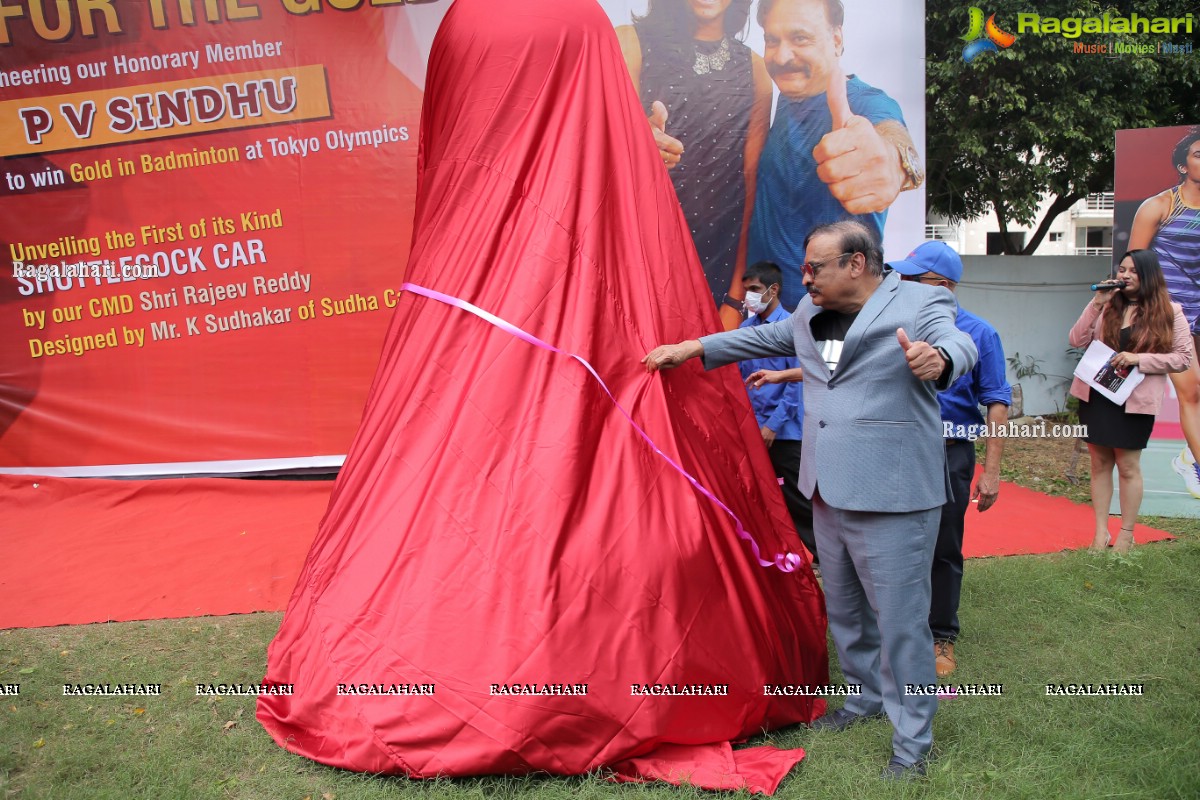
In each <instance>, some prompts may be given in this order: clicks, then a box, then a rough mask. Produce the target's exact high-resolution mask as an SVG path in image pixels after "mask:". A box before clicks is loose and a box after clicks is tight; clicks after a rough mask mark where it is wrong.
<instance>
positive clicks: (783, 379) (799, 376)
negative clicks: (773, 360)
mask: <svg viewBox="0 0 1200 800" xmlns="http://www.w3.org/2000/svg"><path fill="white" fill-rule="evenodd" d="M802 380H804V370H802V369H800V367H792V368H791V369H760V370H756V371H754V372H752V373H750V376H749V377H748V378H746V385H747V386H749V387H750V388H751V389H761V388H762V387H763V386H765V385H767V384H768V383H789V382H795V381H802Z"/></svg>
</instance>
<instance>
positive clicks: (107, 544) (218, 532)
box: [0, 475, 1171, 629]
mask: <svg viewBox="0 0 1200 800" xmlns="http://www.w3.org/2000/svg"><path fill="white" fill-rule="evenodd" d="M332 488H333V484H332V482H331V481H261V480H259V481H245V480H233V479H220V478H187V479H175V480H158V481H117V480H93V479H65V478H31V477H27V476H17V475H0V498H3V500H0V531H2V532H0V629H2V628H33V627H41V626H46V625H75V624H81V623H86V622H107V621H124V620H136V619H165V618H177V617H194V616H205V615H220V614H241V613H247V612H251V611H280V610H282V609H283V608H284V606H285V605H286V604H287V600H288V597H289V596H290V595H291V591H292V587H293V585H294V584H295V582H296V576H297V574H299V571H300V565H301V564H302V563H303V561H304V556H305V554H307V552H308V547H309V544H310V542H311V541H312V538H313V536H314V535H315V534H316V530H317V522H318V521H319V520H320V518H321V515H322V514H323V513H324V511H325V506H326V504H327V503H328V501H329V493H330V491H331V490H332ZM1091 530H1092V510H1091V507H1090V506H1081V505H1076V504H1074V503H1072V502H1070V501H1069V500H1066V499H1064V498H1061V497H1048V496H1046V495H1043V494H1039V493H1037V492H1033V491H1030V490H1029V489H1024V488H1022V487H1020V486H1015V485H1013V484H1009V483H1006V484H1004V485H1003V487H1002V488H1001V490H1000V499H999V501H998V502H997V503H996V505H995V506H994V507H993V508H991V509H990V510H988V511H986V512H984V513H983V514H980V513H978V512H977V511H976V510H975V508H974V506H972V508H971V509H970V510H968V512H967V536H966V547H965V550H966V555H967V556H969V557H979V556H1000V555H1025V554H1030V553H1053V552H1057V551H1059V550H1065V549H1070V548H1079V547H1086V546H1087V545H1088V544H1089V543H1090V542H1091V539H1092V534H1091ZM1113 530H1114V531H1115V530H1116V523H1115V522H1114V523H1113ZM1136 537H1137V541H1138V542H1139V543H1145V542H1151V541H1158V540H1161V539H1169V538H1171V537H1170V535H1169V534H1167V533H1164V532H1163V531H1159V530H1156V529H1154V528H1149V527H1146V526H1144V525H1138V527H1137V529H1136Z"/></svg>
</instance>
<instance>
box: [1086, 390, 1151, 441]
mask: <svg viewBox="0 0 1200 800" xmlns="http://www.w3.org/2000/svg"><path fill="white" fill-rule="evenodd" d="M1091 397H1092V399H1091V400H1080V401H1079V421H1080V422H1081V423H1082V424H1084V425H1086V426H1087V436H1085V437H1084V439H1083V440H1084V441H1085V442H1087V443H1088V444H1094V445H1099V446H1100V447H1115V448H1117V449H1118V450H1145V449H1146V444H1147V442H1149V441H1150V431H1151V430H1152V429H1153V428H1154V415H1153V414H1129V413H1126V411H1125V406H1124V405H1117V404H1116V403H1114V402H1113V401H1112V400H1109V399H1108V398H1107V397H1105V396H1104V395H1102V394H1100V393H1099V392H1097V391H1095V390H1092V392H1091Z"/></svg>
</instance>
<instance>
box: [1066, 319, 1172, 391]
mask: <svg viewBox="0 0 1200 800" xmlns="http://www.w3.org/2000/svg"><path fill="white" fill-rule="evenodd" d="M1171 308H1172V309H1174V310H1175V330H1174V336H1173V337H1172V343H1171V352H1169V353H1141V354H1139V355H1140V360H1139V363H1138V370H1140V371H1141V372H1142V374H1144V375H1145V376H1146V379H1145V380H1144V381H1142V382H1141V383H1140V384H1138V386H1137V388H1136V389H1134V390H1133V393H1132V394H1130V395H1129V399H1128V400H1126V401H1125V411H1126V413H1129V414H1157V413H1158V411H1159V409H1160V408H1162V398H1163V391H1164V390H1165V389H1166V380H1167V379H1166V373H1168V372H1183V371H1184V370H1186V369H1187V368H1188V366H1190V365H1191V363H1192V332H1191V330H1190V329H1189V328H1188V323H1187V319H1185V318H1184V316H1183V309H1182V308H1180V307H1179V304H1178V303H1171ZM1103 321H1104V310H1103V309H1098V308H1096V306H1095V304H1094V303H1092V301H1090V300H1089V301H1088V304H1087V306H1085V307H1084V309H1083V313H1082V314H1080V315H1079V320H1078V321H1077V322H1076V323H1075V325H1074V326H1073V327H1072V328H1071V335H1070V336H1069V337H1068V338H1069V339H1070V342H1071V346H1072V347H1087V346H1088V345H1089V344H1091V343H1092V340H1093V339H1098V338H1100V326H1101V325H1102V324H1103ZM1091 392H1092V387H1090V386H1088V385H1087V384H1086V383H1084V382H1083V381H1081V380H1079V378H1075V379H1074V380H1073V381H1072V382H1071V395H1072V396H1074V397H1078V398H1079V399H1080V400H1088V399H1090V396H1091Z"/></svg>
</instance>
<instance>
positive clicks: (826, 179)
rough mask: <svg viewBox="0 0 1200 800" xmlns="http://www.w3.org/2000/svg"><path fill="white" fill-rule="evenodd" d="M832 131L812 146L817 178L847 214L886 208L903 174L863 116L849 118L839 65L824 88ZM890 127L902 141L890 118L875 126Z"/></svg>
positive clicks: (890, 146)
mask: <svg viewBox="0 0 1200 800" xmlns="http://www.w3.org/2000/svg"><path fill="white" fill-rule="evenodd" d="M825 97H826V100H828V102H829V113H830V115H831V116H832V117H833V130H831V131H830V132H829V133H827V134H825V135H824V136H823V137H821V141H819V142H817V146H816V147H815V148H813V158H814V159H815V160H816V162H817V177H818V178H820V179H821V181H822V182H823V183H825V184H826V185H827V186H828V187H829V191H830V193H831V194H832V195H833V196H834V197H836V198H837V199H838V202H840V203H841V204H842V207H843V208H845V209H846V211H847V213H850V214H872V213H875V212H877V211H883V210H885V209H886V208H887V207H888V206H890V205H891V204H892V201H893V200H895V199H896V195H898V194H900V187H902V186H903V185H904V178H905V175H904V170H903V168H902V166H901V164H900V153H899V151H898V150H897V148H896V145H895V144H894V143H893V142H891V141H889V140H887V139H885V138H883V136H881V135H880V133H879V130H878V129H877V128H876V126H875V125H873V124H871V121H870V120H869V119H867V118H866V117H859V116H855V114H854V112H853V111H851V109H850V101H849V99H848V98H847V95H846V75H845V73H844V72H842V70H841V67H837V68H835V69H834V70H833V71H832V72H831V73H830V75H829V86H828V88H826V90H825ZM879 125H880V127H888V126H894V127H895V129H896V130H897V131H898V133H897V136H898V137H902V138H905V139H907V137H908V133H907V131H906V130H905V128H904V125H903V124H901V123H900V122H899V121H896V120H886V121H884V122H881V123H879Z"/></svg>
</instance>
